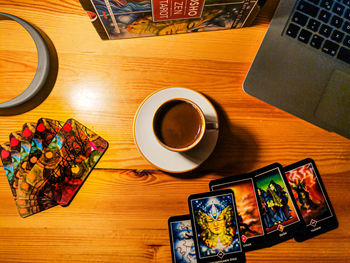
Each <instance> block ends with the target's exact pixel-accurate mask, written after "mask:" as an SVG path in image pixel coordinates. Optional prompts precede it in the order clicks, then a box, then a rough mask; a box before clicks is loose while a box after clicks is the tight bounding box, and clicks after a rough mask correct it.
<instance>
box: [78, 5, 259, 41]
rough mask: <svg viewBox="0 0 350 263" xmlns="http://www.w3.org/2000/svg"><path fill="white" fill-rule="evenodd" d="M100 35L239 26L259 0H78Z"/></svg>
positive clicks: (129, 35) (143, 34) (119, 36)
mask: <svg viewBox="0 0 350 263" xmlns="http://www.w3.org/2000/svg"><path fill="white" fill-rule="evenodd" d="M79 1H80V3H81V5H82V6H83V8H84V9H85V10H86V12H87V14H88V16H89V17H90V20H91V22H92V23H93V25H94V26H95V28H96V30H97V32H98V33H99V35H100V37H101V38H102V39H104V40H107V39H122V38H134V37H148V36H161V35H171V34H180V33H192V32H201V31H212V30H222V29H231V28H240V27H243V26H246V25H249V24H250V23H251V22H252V20H253V19H254V18H255V17H256V15H257V13H258V12H259V10H260V5H261V2H259V3H258V0H151V1H143V0H79Z"/></svg>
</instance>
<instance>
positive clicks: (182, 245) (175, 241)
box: [168, 215, 197, 263]
mask: <svg viewBox="0 0 350 263" xmlns="http://www.w3.org/2000/svg"><path fill="white" fill-rule="evenodd" d="M168 227H169V235H170V249H171V255H172V260H173V263H197V258H196V251H195V247H194V240H193V230H192V224H191V218H190V215H182V216H172V217H170V218H169V219H168Z"/></svg>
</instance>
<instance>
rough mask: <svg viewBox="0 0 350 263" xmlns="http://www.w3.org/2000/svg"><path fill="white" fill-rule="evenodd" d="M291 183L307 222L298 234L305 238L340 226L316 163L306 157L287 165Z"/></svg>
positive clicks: (286, 170)
mask: <svg viewBox="0 0 350 263" xmlns="http://www.w3.org/2000/svg"><path fill="white" fill-rule="evenodd" d="M284 172H285V175H286V177H287V180H288V183H289V184H290V186H291V189H292V192H293V194H294V197H295V199H296V202H297V206H298V209H299V211H300V212H301V215H302V217H303V219H304V221H305V225H306V226H305V228H304V229H300V230H299V231H297V233H296V234H295V237H294V238H295V240H296V241H304V240H306V239H309V238H312V237H314V236H317V235H320V234H322V233H324V232H327V231H330V230H332V229H335V228H337V227H338V221H337V218H336V216H335V213H334V210H333V207H332V205H331V202H330V200H329V198H328V196H327V192H326V189H325V187H324V185H323V182H322V180H321V176H320V174H319V173H318V170H317V167H316V164H315V162H314V161H313V160H312V159H305V160H302V161H299V162H297V163H294V164H291V165H289V166H287V167H285V168H284Z"/></svg>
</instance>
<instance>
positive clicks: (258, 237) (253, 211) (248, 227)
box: [209, 175, 265, 251]
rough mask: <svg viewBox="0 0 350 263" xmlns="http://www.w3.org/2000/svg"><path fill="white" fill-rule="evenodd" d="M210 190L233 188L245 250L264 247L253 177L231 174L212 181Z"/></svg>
mask: <svg viewBox="0 0 350 263" xmlns="http://www.w3.org/2000/svg"><path fill="white" fill-rule="evenodd" d="M209 186H210V190H212V191H213V190H214V191H215V190H223V189H231V190H232V191H233V192H234V195H235V201H236V206H237V214H238V223H239V227H240V233H241V240H242V244H243V248H244V250H245V251H251V250H254V249H258V248H262V247H263V246H264V242H263V239H262V237H263V236H264V234H265V233H264V228H263V225H262V219H261V216H260V211H259V206H258V201H257V197H256V191H255V186H254V182H253V178H250V176H249V175H242V176H231V177H227V178H222V179H218V180H214V181H211V182H210V184H209Z"/></svg>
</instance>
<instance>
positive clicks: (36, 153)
mask: <svg viewBox="0 0 350 263" xmlns="http://www.w3.org/2000/svg"><path fill="white" fill-rule="evenodd" d="M107 148H108V143H107V141H105V140H104V139H102V138H101V137H100V136H98V135H97V134H96V133H94V132H93V131H91V130H90V129H88V128H87V127H85V126H84V125H82V124H81V123H79V122H78V121H76V120H74V119H69V120H68V121H67V122H66V123H63V122H60V121H56V120H51V119H46V118H41V119H39V120H38V122H37V123H26V124H24V126H23V128H22V131H17V132H12V133H11V134H10V142H8V143H3V144H1V146H0V154H1V156H0V157H1V161H2V162H3V166H4V169H5V173H6V176H7V178H8V181H9V184H10V187H11V191H12V194H13V196H14V198H15V200H16V205H17V208H18V212H19V214H20V216H22V217H27V216H30V215H33V214H35V213H38V212H41V211H43V210H46V209H49V208H51V207H54V206H57V205H58V204H60V205H62V206H67V205H68V204H69V203H70V201H71V200H72V199H73V197H74V196H75V194H76V193H77V191H78V190H79V189H80V187H81V186H82V184H83V182H84V181H85V180H86V178H87V177H88V175H89V173H90V172H91V171H92V169H93V168H94V167H95V165H96V164H97V162H98V161H99V160H100V158H101V157H102V155H103V153H104V152H105V151H106V150H107Z"/></svg>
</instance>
